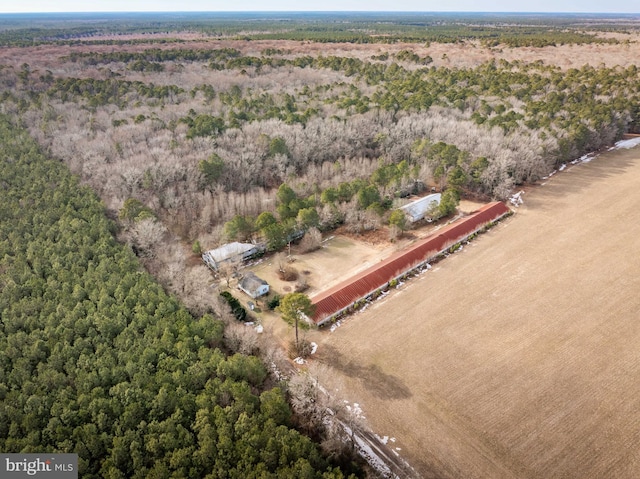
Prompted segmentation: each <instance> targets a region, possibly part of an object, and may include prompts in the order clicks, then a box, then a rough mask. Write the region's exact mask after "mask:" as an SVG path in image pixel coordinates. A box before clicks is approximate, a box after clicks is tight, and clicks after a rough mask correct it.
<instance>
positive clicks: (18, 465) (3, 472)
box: [0, 453, 78, 479]
mask: <svg viewBox="0 0 640 479" xmlns="http://www.w3.org/2000/svg"><path fill="white" fill-rule="evenodd" d="M18 477H21V478H25V477H36V478H40V477H41V478H43V479H78V455H77V454H47V453H39V454H0V478H2V479H13V478H18Z"/></svg>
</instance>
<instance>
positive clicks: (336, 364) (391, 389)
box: [323, 345, 412, 399]
mask: <svg viewBox="0 0 640 479" xmlns="http://www.w3.org/2000/svg"><path fill="white" fill-rule="evenodd" d="M323 357H324V358H325V360H324V362H325V363H326V364H327V365H328V366H330V367H332V368H334V369H336V370H338V371H340V372H341V373H343V374H345V375H346V376H348V377H351V378H357V379H359V380H360V381H361V382H362V384H363V386H364V387H365V388H366V389H368V390H370V391H371V392H372V393H373V394H375V395H376V396H377V397H379V398H381V399H406V398H409V397H411V396H412V393H411V390H410V389H409V388H408V387H407V386H406V385H405V383H404V382H403V381H402V380H401V379H399V378H398V377H397V376H393V375H392V374H387V373H385V372H384V371H382V370H381V369H380V366H378V365H377V364H367V365H361V364H359V363H357V362H356V361H354V360H352V359H350V358H348V357H346V356H345V355H344V354H342V353H341V352H339V351H338V350H337V349H335V348H334V347H333V346H329V345H327V346H325V348H324V354H323Z"/></svg>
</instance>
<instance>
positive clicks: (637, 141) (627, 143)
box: [614, 137, 640, 150]
mask: <svg viewBox="0 0 640 479" xmlns="http://www.w3.org/2000/svg"><path fill="white" fill-rule="evenodd" d="M638 145H640V137H638V138H631V139H630V140H621V141H618V142H617V143H616V144H615V146H614V148H615V149H616V150H619V149H620V148H624V149H625V150H628V149H629V148H634V147H636V146H638Z"/></svg>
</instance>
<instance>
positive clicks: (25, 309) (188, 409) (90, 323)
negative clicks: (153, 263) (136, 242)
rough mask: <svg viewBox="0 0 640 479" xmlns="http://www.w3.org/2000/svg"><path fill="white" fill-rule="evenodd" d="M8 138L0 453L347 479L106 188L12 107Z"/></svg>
mask: <svg viewBox="0 0 640 479" xmlns="http://www.w3.org/2000/svg"><path fill="white" fill-rule="evenodd" d="M0 142H1V143H2V168H0V186H1V188H2V202H1V204H0V220H1V221H0V315H1V318H2V328H1V330H0V349H1V350H2V351H3V354H2V356H1V363H2V365H1V368H0V449H2V450H3V451H15V452H18V451H23V452H38V451H57V452H75V453H78V455H79V457H80V470H79V474H80V477H87V478H88V477H112V478H115V477H123V478H125V477H126V478H132V477H168V476H169V475H171V476H172V477H229V478H232V477H237V478H247V477H291V478H300V477H318V478H320V477H323V478H339V477H345V476H344V475H343V473H342V472H340V470H339V469H337V468H335V467H332V466H331V464H330V463H329V462H328V461H327V460H326V459H325V458H323V456H322V455H321V453H320V451H319V448H318V447H317V446H316V445H315V444H314V443H312V442H311V440H309V439H308V438H307V437H305V436H303V435H301V434H300V433H298V432H297V431H295V430H294V429H292V428H291V427H290V426H291V410H290V408H289V406H288V404H287V401H286V397H285V396H286V395H285V391H284V390H283V389H282V388H281V387H272V386H269V383H268V382H265V380H266V379H267V376H268V374H267V370H266V368H265V366H264V365H263V364H262V362H261V361H260V360H259V359H258V358H257V357H256V356H248V355H243V354H233V355H229V354H228V353H227V352H225V351H226V350H225V349H224V340H223V323H222V322H221V321H220V320H218V319H215V318H214V317H212V316H211V315H203V316H201V317H193V316H192V315H191V314H190V313H189V312H188V311H186V310H185V308H184V307H183V306H181V305H180V303H179V302H178V301H177V300H176V299H175V298H173V297H171V296H169V295H167V294H166V293H165V292H164V291H163V290H162V288H161V287H160V286H159V285H158V284H157V282H155V281H154V279H153V278H152V277H150V276H149V275H148V274H147V273H145V272H144V271H142V270H141V267H140V264H139V262H138V260H137V258H136V257H135V255H134V254H133V253H132V251H131V249H130V248H128V247H127V246H124V245H121V244H119V243H117V242H116V241H115V239H114V235H113V233H114V228H115V225H114V224H113V222H111V221H110V220H108V219H107V218H106V216H105V211H104V206H103V205H102V203H101V202H100V201H99V199H98V198H97V197H96V195H95V194H94V193H93V192H91V191H90V190H89V189H87V188H86V187H81V186H79V184H78V180H77V178H75V177H73V176H72V175H71V174H70V173H69V172H68V170H67V168H66V167H65V166H64V165H62V164H60V163H59V162H57V161H53V160H50V159H48V158H46V157H45V156H44V155H43V154H42V153H41V152H40V151H39V148H38V146H37V145H36V144H35V143H34V142H33V140H31V139H30V138H29V137H28V136H27V134H26V133H25V132H24V131H21V130H20V129H18V128H16V127H13V126H11V125H10V123H9V122H8V121H7V119H6V118H4V117H3V118H2V119H1V123H0Z"/></svg>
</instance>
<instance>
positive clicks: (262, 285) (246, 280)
mask: <svg viewBox="0 0 640 479" xmlns="http://www.w3.org/2000/svg"><path fill="white" fill-rule="evenodd" d="M238 289H240V290H242V291H244V292H245V293H247V294H248V295H249V296H251V297H252V298H254V299H255V298H258V297H260V296H264V295H265V294H267V293H269V283H267V282H266V281H265V280H264V279H261V278H258V276H256V275H255V274H254V273H252V272H248V273H247V274H245V275H244V276H243V278H242V279H241V280H240V282H239V283H238Z"/></svg>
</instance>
